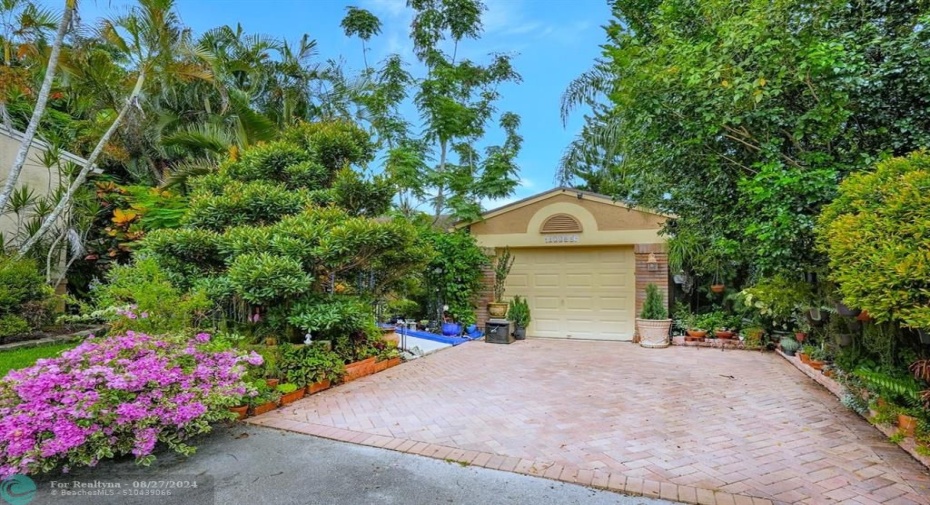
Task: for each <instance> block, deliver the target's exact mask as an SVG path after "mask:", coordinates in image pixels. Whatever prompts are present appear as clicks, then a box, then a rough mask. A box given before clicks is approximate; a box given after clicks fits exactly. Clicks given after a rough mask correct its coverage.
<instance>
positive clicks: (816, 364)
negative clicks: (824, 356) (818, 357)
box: [808, 360, 826, 370]
mask: <svg viewBox="0 0 930 505" xmlns="http://www.w3.org/2000/svg"><path fill="white" fill-rule="evenodd" d="M808 365H810V367H811V368H813V369H814V370H823V366H824V365H826V363H824V362H823V361H814V360H810V362H809V363H808Z"/></svg>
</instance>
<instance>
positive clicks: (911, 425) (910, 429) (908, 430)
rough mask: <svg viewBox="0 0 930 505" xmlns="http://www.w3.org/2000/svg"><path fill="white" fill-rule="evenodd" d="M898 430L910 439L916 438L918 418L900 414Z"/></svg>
mask: <svg viewBox="0 0 930 505" xmlns="http://www.w3.org/2000/svg"><path fill="white" fill-rule="evenodd" d="M898 429H899V430H900V431H902V432H904V434H905V435H907V436H909V437H913V436H914V430H915V429H917V418H916V417H911V416H909V415H907V414H898Z"/></svg>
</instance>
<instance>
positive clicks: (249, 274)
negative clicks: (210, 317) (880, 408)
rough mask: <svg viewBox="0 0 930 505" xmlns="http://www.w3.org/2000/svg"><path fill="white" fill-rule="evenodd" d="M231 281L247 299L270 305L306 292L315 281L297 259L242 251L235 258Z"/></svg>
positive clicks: (254, 302) (230, 268) (231, 267)
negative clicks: (240, 254) (241, 253)
mask: <svg viewBox="0 0 930 505" xmlns="http://www.w3.org/2000/svg"><path fill="white" fill-rule="evenodd" d="M229 282H230V284H231V285H232V287H233V289H235V290H236V293H237V294H238V295H239V296H241V297H242V298H243V299H244V300H245V301H247V302H249V303H252V304H255V305H267V304H270V303H272V302H275V301H281V300H285V299H288V298H292V297H294V296H297V295H299V294H301V293H305V292H307V290H308V289H310V285H311V283H312V280H311V279H310V277H309V276H308V275H307V274H306V273H304V271H303V269H302V268H301V265H300V263H299V262H298V261H296V260H294V259H292V258H287V257H284V256H276V255H273V254H268V253H259V254H243V255H242V256H239V257H237V258H236V259H235V260H233V262H232V265H230V266H229Z"/></svg>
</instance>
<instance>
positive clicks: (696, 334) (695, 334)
mask: <svg viewBox="0 0 930 505" xmlns="http://www.w3.org/2000/svg"><path fill="white" fill-rule="evenodd" d="M687 333H688V336H689V337H692V338H704V337H706V336H707V332H706V331H705V330H687Z"/></svg>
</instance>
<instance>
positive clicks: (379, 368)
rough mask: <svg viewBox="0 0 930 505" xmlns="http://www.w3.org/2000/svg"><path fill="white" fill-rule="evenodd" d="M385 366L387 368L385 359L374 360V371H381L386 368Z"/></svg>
mask: <svg viewBox="0 0 930 505" xmlns="http://www.w3.org/2000/svg"><path fill="white" fill-rule="evenodd" d="M387 368H388V363H387V360H384V361H376V362H375V366H374V373H378V372H383V371H385V370H387Z"/></svg>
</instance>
